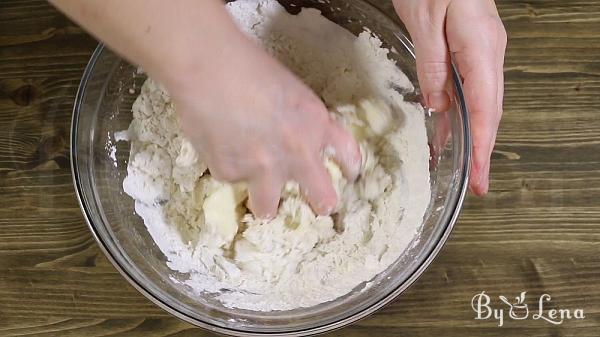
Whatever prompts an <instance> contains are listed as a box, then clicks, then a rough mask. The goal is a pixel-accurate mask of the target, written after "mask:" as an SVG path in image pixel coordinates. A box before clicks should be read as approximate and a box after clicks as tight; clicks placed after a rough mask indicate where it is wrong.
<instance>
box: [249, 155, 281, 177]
mask: <svg viewBox="0 0 600 337" xmlns="http://www.w3.org/2000/svg"><path fill="white" fill-rule="evenodd" d="M254 166H255V168H256V169H257V170H258V171H259V172H260V173H262V174H264V173H267V172H271V171H273V169H274V167H275V166H276V161H275V159H274V155H272V154H270V153H268V152H267V151H257V153H256V154H255V155H254Z"/></svg>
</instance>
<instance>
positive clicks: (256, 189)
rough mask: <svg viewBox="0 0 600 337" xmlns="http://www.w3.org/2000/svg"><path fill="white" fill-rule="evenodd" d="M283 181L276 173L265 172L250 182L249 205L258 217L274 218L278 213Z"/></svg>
mask: <svg viewBox="0 0 600 337" xmlns="http://www.w3.org/2000/svg"><path fill="white" fill-rule="evenodd" d="M282 188H283V182H282V181H281V179H278V178H277V177H276V176H274V175H270V174H263V175H261V176H259V177H257V178H255V179H254V180H252V181H250V183H249V184H248V198H249V199H248V207H249V208H250V210H251V211H252V213H254V215H255V216H256V217H257V218H260V219H267V220H268V219H272V218H273V217H275V215H276V214H277V209H278V208H279V199H280V198H281V190H282Z"/></svg>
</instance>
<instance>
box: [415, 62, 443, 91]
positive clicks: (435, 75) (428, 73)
mask: <svg viewBox="0 0 600 337" xmlns="http://www.w3.org/2000/svg"><path fill="white" fill-rule="evenodd" d="M421 73H422V74H423V77H424V79H425V80H426V81H429V84H430V85H434V86H443V85H445V84H446V81H447V80H448V75H449V69H448V64H447V63H446V62H439V61H425V62H423V63H422V64H421Z"/></svg>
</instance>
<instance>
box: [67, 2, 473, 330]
mask: <svg viewBox="0 0 600 337" xmlns="http://www.w3.org/2000/svg"><path fill="white" fill-rule="evenodd" d="M281 2H282V4H284V5H285V6H286V8H288V10H289V11H290V12H292V13H294V12H297V11H298V10H299V8H300V7H313V8H318V9H320V10H321V11H322V12H323V14H324V15H325V16H326V17H327V18H329V19H330V20H332V21H334V22H336V23H338V24H340V25H341V26H343V27H345V28H346V29H348V30H349V31H351V32H352V33H354V34H358V33H360V32H362V31H363V27H368V29H369V30H370V31H371V32H373V33H374V34H375V35H377V36H379V37H380V38H381V40H382V41H384V45H386V46H387V47H388V48H390V49H391V50H392V53H391V55H390V56H391V57H392V58H393V59H394V60H395V61H396V63H397V65H398V67H400V68H401V69H402V70H403V71H404V72H405V73H406V75H407V76H408V77H409V79H410V80H411V81H412V82H413V84H414V85H415V88H417V90H416V91H415V92H413V93H405V94H406V95H405V97H406V99H407V100H413V101H415V102H417V101H418V100H419V92H418V82H417V78H416V68H415V60H414V54H413V52H412V45H411V44H410V42H409V41H408V39H407V38H406V36H405V35H404V34H403V33H402V30H401V29H400V28H399V27H398V26H397V25H396V24H395V23H394V22H393V21H392V20H390V19H389V18H388V17H386V16H385V15H383V14H382V13H380V12H379V11H377V10H376V9H374V8H373V7H371V6H370V5H368V4H367V3H364V2H362V1H345V0H339V1H336V0H331V1H327V3H323V1H318V0H315V1H308V0H305V1H293V0H290V1H281ZM456 78H457V77H456V76H455V79H456ZM144 80H145V75H143V74H140V73H138V72H137V71H136V67H134V66H132V65H130V64H129V63H127V62H126V61H124V60H123V59H121V58H120V57H119V56H117V55H116V54H114V53H113V52H111V51H110V50H108V49H106V48H104V47H102V46H100V47H99V48H98V49H97V50H96V52H95V53H94V55H93V57H92V60H91V61H90V64H89V65H88V68H87V69H86V72H85V74H84V78H83V80H82V83H81V87H80V91H79V94H78V98H77V103H76V107H75V112H74V116H73V130H72V163H73V174H74V179H75V185H76V188H77V192H78V196H79V198H80V200H81V204H82V208H83V211H84V215H85V216H86V219H87V221H88V223H89V224H90V227H91V229H92V231H93V233H94V235H95V236H96V238H97V240H98V241H99V243H100V245H101V247H102V248H103V250H104V251H105V253H106V254H107V256H108V257H109V258H110V259H111V261H112V262H113V263H114V264H115V265H116V266H117V268H118V269H119V270H120V271H121V272H122V273H123V274H124V276H125V277H126V278H127V279H128V280H129V281H130V282H131V283H132V284H133V285H134V286H136V287H137V288H138V290H140V291H141V292H142V293H144V294H145V295H146V296H147V297H148V298H150V299H151V300H153V301H154V302H156V303H157V304H159V305H160V306H161V307H163V308H164V309H166V310H168V311H169V312H171V313H173V314H175V315H177V316H178V317H180V318H183V319H185V320H187V321H190V322H192V323H194V324H196V325H199V326H203V327H206V328H211V329H213V330H215V331H219V332H224V333H230V334H235V335H243V334H246V333H275V334H288V335H301V334H306V333H307V332H321V331H326V330H329V329H333V328H336V327H339V326H341V325H344V324H347V323H350V322H352V321H354V320H356V319H358V318H361V317H363V316H365V315H367V314H369V313H371V312H372V311H374V310H376V309H377V308H379V307H380V306H382V305H383V304H385V303H387V302H388V301H390V300H391V299H393V297H395V296H396V295H397V294H399V293H400V292H402V291H403V290H404V289H405V288H406V287H408V286H409V285H410V284H411V283H412V282H413V281H414V280H415V279H416V278H417V277H418V275H420V274H421V273H422V271H423V270H424V269H425V267H426V266H427V265H428V264H429V262H430V261H431V259H432V258H433V256H434V255H435V254H436V253H437V251H438V250H439V248H440V247H441V245H443V242H444V241H445V239H446V237H447V235H448V233H449V231H450V229H451V227H452V225H453V222H454V221H455V219H456V216H457V214H458V209H459V208H460V205H461V203H462V198H463V196H464V193H465V189H466V180H467V175H468V165H467V164H468V159H469V158H468V157H469V150H468V149H469V146H470V144H469V140H468V125H467V121H466V118H465V117H466V110H465V107H464V104H463V99H462V95H461V89H460V84H459V83H458V82H457V84H456V85H457V86H456V90H455V92H456V93H457V96H456V97H455V99H454V102H456V103H454V106H453V107H452V109H451V110H450V111H448V112H447V113H433V114H427V116H426V123H427V129H428V137H429V143H430V145H431V149H432V159H431V165H430V175H431V180H430V184H431V189H432V197H431V201H430V205H429V209H428V211H427V214H426V216H425V219H424V221H423V224H422V231H421V235H420V237H419V238H418V239H416V240H414V242H413V243H412V245H411V247H410V248H409V249H408V250H407V251H406V252H405V254H404V255H403V256H402V257H401V258H399V259H398V260H397V261H396V262H395V263H394V264H393V265H391V266H390V267H389V268H388V269H387V270H386V271H385V272H383V273H382V274H380V275H378V276H377V277H376V278H375V279H374V280H373V281H372V285H371V286H370V287H367V288H365V287H364V285H361V286H359V287H357V288H356V290H355V291H353V292H351V293H349V294H347V295H345V296H343V297H341V298H339V299H337V300H335V301H333V302H328V303H323V304H321V305H318V306H315V307H311V308H302V309H296V310H290V311H283V312H253V311H245V310H239V309H230V308H225V307H223V306H222V305H221V304H220V302H218V301H216V300H215V299H214V298H212V297H211V296H210V295H208V294H207V295H205V296H198V295H197V294H195V293H193V292H192V291H191V290H190V289H188V288H187V287H186V286H183V285H182V284H181V283H180V282H178V280H185V279H186V278H187V275H185V274H179V273H176V272H173V271H172V270H171V269H169V268H168V267H167V265H166V263H165V262H166V260H165V257H164V255H163V254H162V252H161V251H160V250H159V249H158V247H157V246H156V245H155V244H154V241H153V240H152V238H151V237H150V235H149V234H148V232H147V230H146V227H145V226H144V224H143V222H142V220H141V218H140V217H138V216H137V215H136V214H135V212H134V203H133V200H132V199H131V198H130V197H129V196H128V195H126V194H125V193H124V192H123V189H122V182H123V179H124V178H125V176H126V175H127V161H128V159H129V146H130V144H129V143H127V142H116V141H115V138H114V132H116V131H120V130H126V129H127V128H128V126H129V123H130V121H131V118H132V114H131V105H132V103H133V101H134V100H135V98H136V97H137V95H139V89H140V87H141V85H142V83H143V82H144Z"/></svg>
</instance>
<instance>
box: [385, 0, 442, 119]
mask: <svg viewBox="0 0 600 337" xmlns="http://www.w3.org/2000/svg"><path fill="white" fill-rule="evenodd" d="M416 6H417V8H416V9H415V10H414V11H412V10H398V14H399V16H400V18H401V19H402V21H403V22H404V23H405V25H406V28H407V29H408V31H409V33H410V36H411V38H412V40H413V43H414V45H415V53H416V58H417V75H418V77H419V85H420V87H421V92H422V93H423V98H424V99H425V104H426V105H427V106H428V107H430V108H433V109H435V110H436V111H447V110H448V109H449V107H450V96H449V95H448V90H447V88H448V83H449V80H450V54H449V52H448V45H447V43H446V34H445V28H444V27H445V15H446V13H445V10H444V11H442V9H444V7H443V6H432V7H430V8H426V7H425V8H423V6H419V5H416ZM399 7H400V6H398V7H397V8H399Z"/></svg>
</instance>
